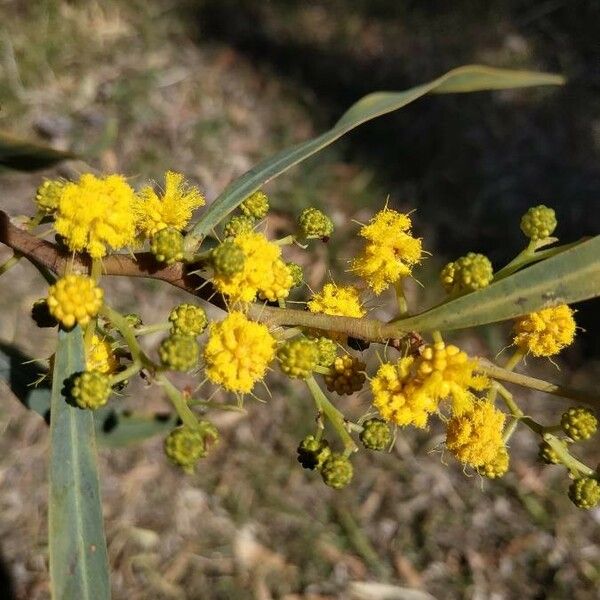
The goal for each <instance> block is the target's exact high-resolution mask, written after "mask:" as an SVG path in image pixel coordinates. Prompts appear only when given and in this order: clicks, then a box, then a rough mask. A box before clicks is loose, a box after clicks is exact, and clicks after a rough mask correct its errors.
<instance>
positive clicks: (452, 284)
mask: <svg viewBox="0 0 600 600" xmlns="http://www.w3.org/2000/svg"><path fill="white" fill-rule="evenodd" d="M493 278H494V270H493V268H492V263H491V262H490V260H489V259H488V258H487V256H484V255H483V254H476V253H475V252H469V253H468V254H467V255H466V256H461V257H460V258H459V259H457V260H455V261H454V262H450V263H448V264H447V265H446V266H445V267H444V268H443V269H442V272H441V273H440V280H441V282H442V285H443V286H444V289H445V290H446V291H447V292H448V293H451V292H472V291H475V290H479V289H481V288H484V287H487V286H488V285H489V284H490V283H491V281H492V279H493Z"/></svg>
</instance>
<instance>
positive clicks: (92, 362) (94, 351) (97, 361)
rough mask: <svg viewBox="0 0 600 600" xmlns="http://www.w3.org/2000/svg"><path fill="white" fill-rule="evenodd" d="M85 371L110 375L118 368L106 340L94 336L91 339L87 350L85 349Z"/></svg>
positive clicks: (117, 363)
mask: <svg viewBox="0 0 600 600" xmlns="http://www.w3.org/2000/svg"><path fill="white" fill-rule="evenodd" d="M85 355H86V361H85V362H86V370H88V371H98V372H99V373H104V374H106V375H110V374H112V373H115V372H116V371H117V369H118V368H119V359H118V358H117V357H116V356H115V353H114V352H113V351H112V346H111V344H110V342H109V341H108V340H107V339H106V338H101V337H99V336H97V335H96V334H94V335H93V337H92V343H91V344H90V347H89V349H86V353H85Z"/></svg>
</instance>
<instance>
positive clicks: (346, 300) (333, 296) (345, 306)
mask: <svg viewBox="0 0 600 600" xmlns="http://www.w3.org/2000/svg"><path fill="white" fill-rule="evenodd" d="M307 306H308V310H310V312H313V313H324V314H326V315H338V316H342V317H357V318H360V317H364V316H365V315H366V314H367V311H366V310H365V308H364V306H363V305H362V302H361V301H360V294H359V291H358V289H357V288H356V287H354V286H353V285H340V286H338V285H336V284H335V283H326V284H325V285H324V286H323V289H322V290H321V291H320V292H319V293H317V294H315V295H314V296H313V297H312V298H311V299H310V300H309V302H308V304H307Z"/></svg>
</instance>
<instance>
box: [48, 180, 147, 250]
mask: <svg viewBox="0 0 600 600" xmlns="http://www.w3.org/2000/svg"><path fill="white" fill-rule="evenodd" d="M135 204H136V196H135V193H134V191H133V189H132V188H131V187H130V186H129V184H128V183H127V181H126V180H125V178H124V177H122V176H120V175H108V176H107V177H96V176H95V175H91V174H89V173H86V174H85V175H82V176H81V177H80V178H79V181H78V182H77V183H74V182H69V183H66V184H65V185H64V186H63V187H62V190H61V192H60V197H59V198H58V201H57V208H56V215H55V221H54V228H55V230H56V232H57V233H58V234H59V235H61V236H62V237H63V239H64V240H65V244H66V245H67V246H68V247H69V248H70V249H71V250H73V251H75V252H82V251H86V252H88V254H89V255H90V256H91V257H92V258H101V257H102V256H105V255H106V253H107V249H108V248H112V249H113V250H119V249H121V248H124V247H125V246H128V245H130V244H133V243H134V240H135V234H136V230H135V225H136V224H135V214H134V209H135Z"/></svg>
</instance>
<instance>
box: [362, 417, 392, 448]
mask: <svg viewBox="0 0 600 600" xmlns="http://www.w3.org/2000/svg"><path fill="white" fill-rule="evenodd" d="M359 437H360V441H361V442H362V444H363V446H364V447H365V448H367V449H369V450H378V451H381V450H386V449H387V448H389V447H390V444H391V443H392V438H393V436H392V430H391V429H390V426H389V425H388V424H387V423H386V422H385V421H384V420H383V419H367V420H366V421H365V422H364V423H363V429H362V431H361V432H360V436H359Z"/></svg>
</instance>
